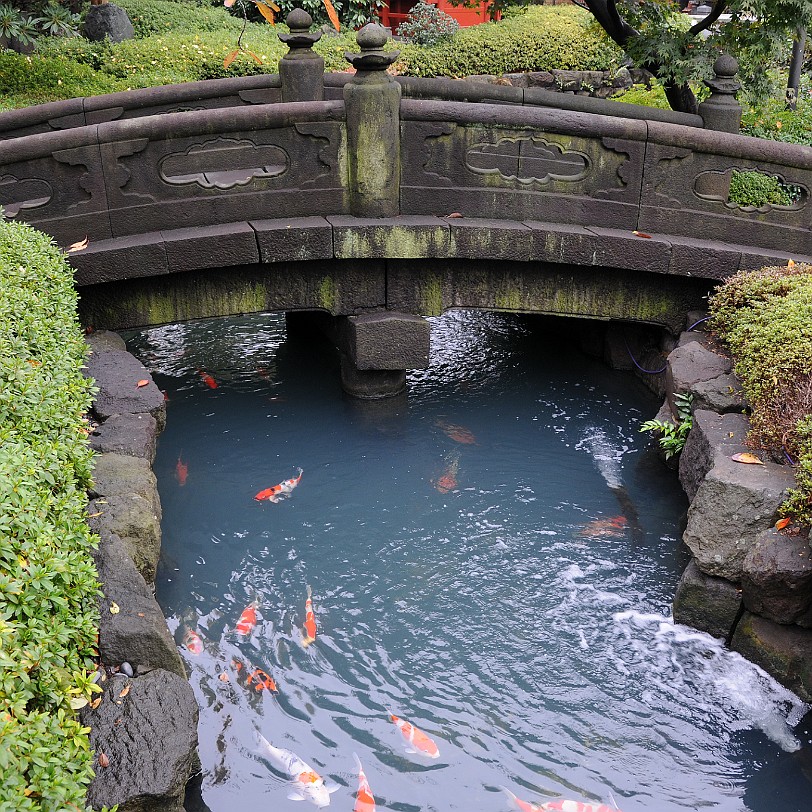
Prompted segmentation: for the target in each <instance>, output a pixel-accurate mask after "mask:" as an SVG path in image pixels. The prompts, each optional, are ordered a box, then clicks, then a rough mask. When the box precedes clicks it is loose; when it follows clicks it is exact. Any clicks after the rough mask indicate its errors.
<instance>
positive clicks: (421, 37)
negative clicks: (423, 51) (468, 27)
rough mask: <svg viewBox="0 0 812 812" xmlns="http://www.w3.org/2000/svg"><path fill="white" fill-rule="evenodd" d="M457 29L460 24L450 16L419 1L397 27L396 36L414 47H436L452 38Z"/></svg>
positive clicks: (429, 4) (421, 0) (435, 7)
mask: <svg viewBox="0 0 812 812" xmlns="http://www.w3.org/2000/svg"><path fill="white" fill-rule="evenodd" d="M459 27H460V24H459V23H458V22H457V21H456V20H455V19H454V18H453V17H452V16H451V15H450V14H446V13H445V12H444V11H441V10H440V9H439V8H437V6H435V5H432V4H431V3H426V2H424V0H419V2H418V3H417V5H415V6H412V8H411V9H410V10H409V13H408V15H407V17H406V22H404V23H401V25H400V26H399V27H398V35H399V36H401V37H406V39H408V40H409V42H413V43H415V44H416V45H436V44H437V43H438V42H441V41H442V40H444V39H448V38H449V37H451V36H453V35H454V34H455V33H456V32H457V30H458V29H459Z"/></svg>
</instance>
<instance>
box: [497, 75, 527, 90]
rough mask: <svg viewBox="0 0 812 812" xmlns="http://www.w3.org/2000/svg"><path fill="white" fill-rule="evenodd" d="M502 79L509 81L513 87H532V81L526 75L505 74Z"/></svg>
mask: <svg viewBox="0 0 812 812" xmlns="http://www.w3.org/2000/svg"><path fill="white" fill-rule="evenodd" d="M502 78H504V79H507V80H508V81H509V82H510V84H511V85H513V87H529V86H530V80H529V78H528V76H527V74H526V73H505V74H503V75H502Z"/></svg>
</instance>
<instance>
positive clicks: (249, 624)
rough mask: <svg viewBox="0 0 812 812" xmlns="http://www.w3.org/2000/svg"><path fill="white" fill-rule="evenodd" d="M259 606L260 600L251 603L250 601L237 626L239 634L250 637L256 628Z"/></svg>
mask: <svg viewBox="0 0 812 812" xmlns="http://www.w3.org/2000/svg"><path fill="white" fill-rule="evenodd" d="M258 606H259V603H258V601H251V603H249V604H248V606H246V607H245V609H243V610H242V614H241V615H240V617H239V620H238V621H237V625H236V626H235V629H236V631H237V634H238V635H239V636H240V637H248V636H249V635H250V634H251V632H252V631H254V629H255V628H256V625H257V607H258Z"/></svg>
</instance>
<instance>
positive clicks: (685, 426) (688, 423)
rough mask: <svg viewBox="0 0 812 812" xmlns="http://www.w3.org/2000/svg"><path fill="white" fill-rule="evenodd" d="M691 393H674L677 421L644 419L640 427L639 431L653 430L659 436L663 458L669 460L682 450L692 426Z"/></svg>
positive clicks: (658, 440)
mask: <svg viewBox="0 0 812 812" xmlns="http://www.w3.org/2000/svg"><path fill="white" fill-rule="evenodd" d="M693 399H694V398H693V395H684V394H679V395H674V403H675V405H676V408H677V422H676V423H673V422H672V421H671V420H646V422H645V423H643V425H642V426H641V427H640V431H654V432H657V433H658V434H659V435H660V436H659V438H658V439H657V442H658V443H659V444H660V448H661V449H662V450H663V452H664V453H665V458H666V459H667V460H670V459H671V458H672V457H675V456H676V455H677V454H679V453H680V451H682V449H683V448H684V447H685V441H686V440H687V439H688V433H689V432H690V431H691V427H692V426H693V422H694V420H693V415H692V414H691V404H692V402H693Z"/></svg>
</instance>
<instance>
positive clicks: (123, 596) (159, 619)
mask: <svg viewBox="0 0 812 812" xmlns="http://www.w3.org/2000/svg"><path fill="white" fill-rule="evenodd" d="M93 557H94V559H95V562H96V569H97V570H98V573H99V580H100V581H101V582H102V589H103V593H104V594H103V596H102V597H101V598H100V600H99V604H100V606H99V609H100V622H99V655H100V657H101V660H102V662H103V663H104V664H105V665H110V666H117V665H121V663H123V662H125V661H126V662H128V663H130V665H132V666H133V668H135V669H136V670H137V672H138V673H144V672H146V671H151V670H153V669H156V668H162V669H164V670H165V671H171V672H173V673H175V674H177V675H178V676H181V677H185V676H186V671H185V669H184V667H183V661H182V660H181V657H180V654H178V649H177V647H176V646H175V641H174V639H173V637H172V635H171V634H170V633H169V629H168V628H167V627H166V620H165V619H164V616H163V613H162V612H161V608H160V607H159V606H158V602H157V601H156V600H155V597H154V595H153V593H152V589H151V588H150V587H148V586H147V583H146V581H145V580H144V579H143V577H142V576H141V574H140V573H139V572H138V570H137V569H136V568H135V564H133V562H132V559H131V558H130V556H129V553H128V552H127V549H126V548H125V546H124V544H123V542H122V541H121V539H120V538H118V537H117V536H115V535H112V534H110V535H108V536H107V537H106V538H105V539H103V540H102V541H101V543H100V544H99V547H98V550H96V552H95V553H94V556H93ZM113 604H115V606H116V607H118V611H117V612H111V611H110V607H111V606H113Z"/></svg>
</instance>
